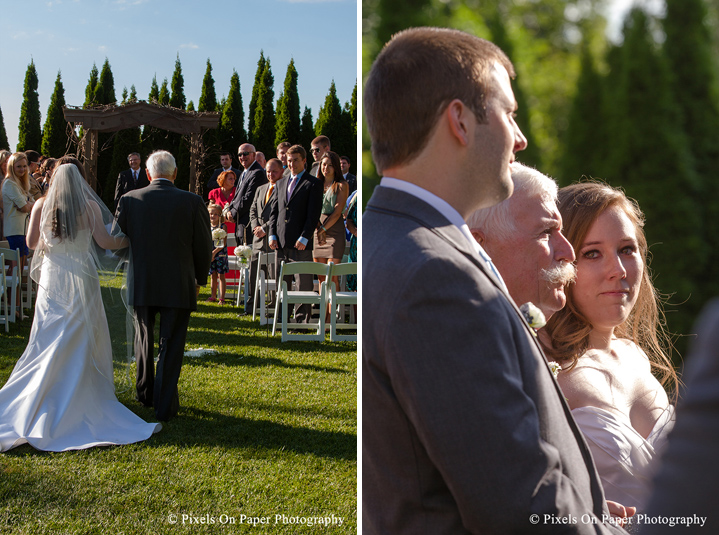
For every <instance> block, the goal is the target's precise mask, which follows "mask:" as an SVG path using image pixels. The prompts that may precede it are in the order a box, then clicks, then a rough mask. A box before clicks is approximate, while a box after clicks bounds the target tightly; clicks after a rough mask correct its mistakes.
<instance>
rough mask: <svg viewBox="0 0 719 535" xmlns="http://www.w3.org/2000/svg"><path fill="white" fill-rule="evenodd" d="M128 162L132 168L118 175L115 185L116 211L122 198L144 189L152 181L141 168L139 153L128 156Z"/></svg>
mask: <svg viewBox="0 0 719 535" xmlns="http://www.w3.org/2000/svg"><path fill="white" fill-rule="evenodd" d="M127 161H128V162H129V163H130V168H129V169H125V170H124V171H122V172H121V173H120V174H119V175H117V184H115V210H117V205H118V203H119V202H120V197H122V196H123V195H124V194H125V193H127V192H128V191H132V190H136V189H140V188H144V187H145V186H147V185H148V184H149V183H150V181H149V179H148V178H147V173H146V172H145V170H144V169H142V168H141V167H140V162H141V161H142V160H141V159H140V154H139V153H138V152H132V153H130V154H129V155H128V156H127Z"/></svg>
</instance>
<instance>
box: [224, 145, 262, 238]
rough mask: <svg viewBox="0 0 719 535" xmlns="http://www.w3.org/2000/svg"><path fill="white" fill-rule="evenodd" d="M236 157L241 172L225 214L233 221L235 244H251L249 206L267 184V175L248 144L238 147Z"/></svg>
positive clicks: (252, 147) (252, 148) (253, 148)
mask: <svg viewBox="0 0 719 535" xmlns="http://www.w3.org/2000/svg"><path fill="white" fill-rule="evenodd" d="M237 154H238V156H239V158H240V163H241V164H242V168H243V170H242V171H240V174H239V175H237V184H236V185H235V197H234V198H233V199H232V202H231V203H230V204H228V205H227V206H226V207H225V213H226V214H229V217H230V218H231V219H232V221H234V222H235V223H236V224H237V226H236V227H235V237H236V238H237V244H238V245H242V244H251V243H252V232H251V231H252V229H250V228H247V227H249V224H250V206H251V205H252V201H253V200H254V199H255V193H256V192H257V188H259V187H260V186H261V185H262V184H267V175H266V174H265V170H264V169H263V168H262V166H261V165H260V164H259V163H257V161H256V160H255V155H256V154H257V152H256V151H255V147H254V146H253V145H250V144H249V143H243V144H242V145H240V148H239V151H238V153H237Z"/></svg>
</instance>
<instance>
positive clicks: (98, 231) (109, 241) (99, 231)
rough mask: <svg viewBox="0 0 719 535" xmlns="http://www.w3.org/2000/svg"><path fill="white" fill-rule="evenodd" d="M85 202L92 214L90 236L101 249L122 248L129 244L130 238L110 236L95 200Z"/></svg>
mask: <svg viewBox="0 0 719 535" xmlns="http://www.w3.org/2000/svg"><path fill="white" fill-rule="evenodd" d="M87 204H88V206H89V207H90V211H91V212H92V215H93V222H94V224H93V226H92V237H93V238H95V241H96V242H97V244H98V245H99V246H100V247H102V248H103V249H124V248H125V247H127V246H128V245H130V240H128V239H127V238H126V237H125V236H110V234H109V233H108V232H107V229H106V228H105V225H104V224H103V223H102V213H101V212H100V207H99V206H98V205H97V203H96V202H94V201H89V202H88V203H87Z"/></svg>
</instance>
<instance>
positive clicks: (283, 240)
mask: <svg viewBox="0 0 719 535" xmlns="http://www.w3.org/2000/svg"><path fill="white" fill-rule="evenodd" d="M306 161H307V152H306V151H305V149H304V148H303V147H302V146H300V145H293V146H292V147H290V148H289V150H288V151H287V165H288V167H289V168H290V171H291V173H292V174H291V175H290V176H289V177H286V178H282V179H280V180H279V181H278V182H277V186H276V188H277V193H276V195H277V202H276V203H275V204H273V205H272V215H271V216H270V232H269V234H270V240H269V242H270V249H272V250H276V251H277V273H276V274H275V278H277V276H279V271H280V265H281V263H282V261H285V262H299V261H301V262H312V238H313V234H314V231H315V229H316V228H317V223H318V222H319V220H320V213H321V211H322V194H323V191H322V182H320V181H319V180H318V179H317V177H314V176H312V175H311V174H309V173H308V172H307V171H306V170H305V162H306ZM296 278H297V279H296V280H297V285H298V289H299V290H302V291H312V289H313V287H314V277H313V276H312V275H297V276H296ZM287 282H288V284H291V282H292V280H291V278H290V277H288V281H287ZM311 316H312V306H311V305H309V304H307V303H303V304H301V305H299V306H297V307H295V321H296V322H297V323H307V322H309V321H310V319H311Z"/></svg>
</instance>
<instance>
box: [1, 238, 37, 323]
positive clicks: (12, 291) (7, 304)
mask: <svg viewBox="0 0 719 535" xmlns="http://www.w3.org/2000/svg"><path fill="white" fill-rule="evenodd" d="M0 245H7V242H0ZM0 258H2V260H0V266H2V269H0V271H1V272H2V273H1V274H0V285H2V290H1V291H0V294H1V295H0V322H1V323H4V324H5V332H8V331H9V329H10V323H15V320H16V319H17V316H16V314H15V310H16V307H17V306H18V296H19V302H20V305H19V317H20V319H21V320H23V319H25V312H24V309H32V306H33V305H32V302H33V297H34V296H35V284H34V283H33V281H32V279H31V278H30V261H31V257H28V258H27V259H26V261H25V266H24V268H23V269H22V271H20V250H19V249H10V248H8V247H0ZM6 263H7V265H6ZM11 264H14V265H13V266H12V269H11V270H9V271H8V269H9V266H10V265H11Z"/></svg>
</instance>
